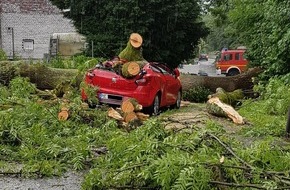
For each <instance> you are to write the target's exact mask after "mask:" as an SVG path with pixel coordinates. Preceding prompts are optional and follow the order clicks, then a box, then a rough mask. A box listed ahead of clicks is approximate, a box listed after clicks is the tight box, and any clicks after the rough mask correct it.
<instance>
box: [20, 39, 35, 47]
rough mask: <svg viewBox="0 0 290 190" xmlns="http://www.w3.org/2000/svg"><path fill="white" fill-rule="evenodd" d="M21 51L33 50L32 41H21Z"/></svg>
mask: <svg viewBox="0 0 290 190" xmlns="http://www.w3.org/2000/svg"><path fill="white" fill-rule="evenodd" d="M22 49H23V50H33V49H34V40H32V39H23V40H22Z"/></svg>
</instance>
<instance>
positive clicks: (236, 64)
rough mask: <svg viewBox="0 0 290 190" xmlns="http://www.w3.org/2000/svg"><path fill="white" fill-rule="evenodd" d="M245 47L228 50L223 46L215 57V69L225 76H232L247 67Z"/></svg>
mask: <svg viewBox="0 0 290 190" xmlns="http://www.w3.org/2000/svg"><path fill="white" fill-rule="evenodd" d="M245 52H246V48H242V47H240V48H237V49H232V50H228V49H226V48H224V49H223V50H222V51H221V52H220V53H219V54H218V55H217V57H216V62H215V65H216V69H217V70H219V71H220V72H221V74H225V75H226V76H234V75H238V74H240V73H242V72H244V71H245V70H246V69H247V65H248V63H249V61H248V60H247V59H246V58H245V57H244V54H245Z"/></svg>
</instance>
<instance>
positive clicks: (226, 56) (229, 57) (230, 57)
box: [224, 54, 233, 61]
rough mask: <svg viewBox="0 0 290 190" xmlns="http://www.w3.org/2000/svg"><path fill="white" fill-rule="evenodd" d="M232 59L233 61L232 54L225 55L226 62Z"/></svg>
mask: <svg viewBox="0 0 290 190" xmlns="http://www.w3.org/2000/svg"><path fill="white" fill-rule="evenodd" d="M232 59H233V55H232V54H225V56H224V60H226V61H228V60H232Z"/></svg>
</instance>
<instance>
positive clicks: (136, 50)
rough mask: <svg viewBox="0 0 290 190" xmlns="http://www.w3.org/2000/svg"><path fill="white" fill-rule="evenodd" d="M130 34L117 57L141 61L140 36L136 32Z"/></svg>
mask: <svg viewBox="0 0 290 190" xmlns="http://www.w3.org/2000/svg"><path fill="white" fill-rule="evenodd" d="M136 34H137V33H133V34H131V36H130V38H129V40H128V42H127V46H126V47H125V49H123V50H122V51H121V52H120V53H119V55H118V56H119V58H120V59H122V60H126V61H141V60H144V58H143V55H142V49H141V45H142V41H143V40H142V37H141V36H140V35H139V34H137V35H136Z"/></svg>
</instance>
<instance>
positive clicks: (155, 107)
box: [145, 94, 160, 116]
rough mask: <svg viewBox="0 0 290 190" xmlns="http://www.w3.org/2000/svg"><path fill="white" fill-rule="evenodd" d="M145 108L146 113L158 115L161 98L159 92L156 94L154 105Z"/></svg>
mask: <svg viewBox="0 0 290 190" xmlns="http://www.w3.org/2000/svg"><path fill="white" fill-rule="evenodd" d="M145 110H146V111H145V112H146V113H148V114H149V115H152V116H154V115H158V114H159V113H160V98H159V96H158V94H157V95H156V96H155V98H154V100H153V102H152V105H151V106H150V107H148V108H147V109H145Z"/></svg>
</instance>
